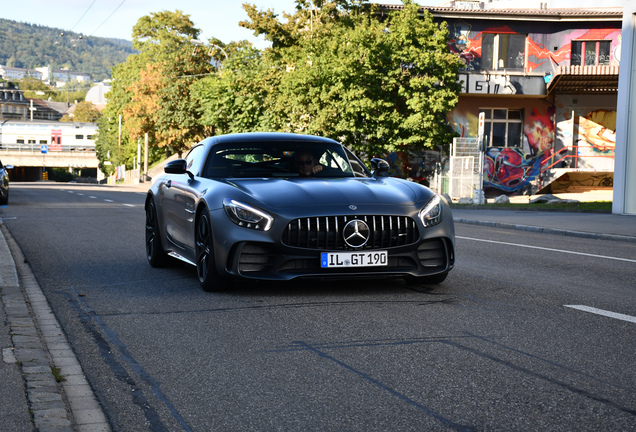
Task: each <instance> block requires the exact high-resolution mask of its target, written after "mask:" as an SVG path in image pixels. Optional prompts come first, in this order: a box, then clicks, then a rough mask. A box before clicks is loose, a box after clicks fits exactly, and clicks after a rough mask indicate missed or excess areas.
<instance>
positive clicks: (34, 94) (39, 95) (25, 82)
mask: <svg viewBox="0 0 636 432" xmlns="http://www.w3.org/2000/svg"><path fill="white" fill-rule="evenodd" d="M18 87H19V88H20V90H24V97H26V98H28V99H48V98H49V97H51V98H54V97H55V96H57V91H55V90H53V89H52V88H51V87H49V86H47V85H46V84H44V82H43V81H41V80H39V79H37V78H33V77H27V78H23V79H21V80H20V81H19V83H18Z"/></svg>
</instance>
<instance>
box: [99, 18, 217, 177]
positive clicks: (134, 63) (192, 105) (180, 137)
mask: <svg viewBox="0 0 636 432" xmlns="http://www.w3.org/2000/svg"><path fill="white" fill-rule="evenodd" d="M199 33H200V30H199V29H197V28H195V27H194V24H193V23H192V21H191V19H190V17H189V15H186V14H183V12H181V11H179V10H177V11H175V12H169V11H162V12H158V13H151V14H150V15H147V16H144V17H142V18H140V19H139V20H138V21H137V24H136V25H135V26H134V28H133V47H134V48H135V49H136V50H138V51H139V53H138V54H133V55H130V56H129V57H128V59H127V60H126V62H125V63H122V64H120V65H118V66H117V67H116V68H114V70H113V81H112V87H111V91H110V92H109V94H108V104H107V107H106V109H105V110H104V112H103V116H102V119H101V120H100V123H99V125H100V132H99V134H98V138H97V147H98V152H99V157H100V160H102V161H106V160H107V159H108V161H109V162H110V163H111V164H112V165H121V164H126V165H127V166H130V167H132V162H133V160H134V158H135V157H136V155H137V146H138V144H139V143H141V142H143V141H144V138H145V135H146V134H148V136H149V141H150V144H151V149H150V150H151V155H150V156H151V157H150V162H153V161H154V160H157V159H159V158H161V157H162V155H163V156H166V155H171V154H174V153H179V154H181V153H183V152H184V151H185V150H187V149H188V148H189V147H190V146H191V145H192V144H193V143H194V142H196V141H198V140H200V139H201V138H203V137H204V136H205V135H207V134H208V130H207V128H206V127H205V126H203V125H202V123H201V122H200V121H199V116H200V114H199V112H198V110H197V109H198V101H196V100H195V99H193V98H192V96H191V94H190V85H191V84H192V83H193V82H194V81H196V80H198V79H200V78H201V77H202V76H205V75H207V74H209V73H210V72H212V71H213V70H214V69H215V68H214V66H213V65H211V64H210V61H209V57H207V56H206V54H205V53H203V52H201V51H200V50H198V51H197V50H195V49H194V45H192V43H191V40H192V39H196V38H197V36H198V35H199ZM120 123H121V125H122V126H121V127H120V126H119V125H120ZM120 131H121V132H120ZM103 166H104V170H107V165H103Z"/></svg>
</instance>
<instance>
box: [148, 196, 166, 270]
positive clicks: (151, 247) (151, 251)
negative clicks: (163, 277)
mask: <svg viewBox="0 0 636 432" xmlns="http://www.w3.org/2000/svg"><path fill="white" fill-rule="evenodd" d="M146 257H147V258H148V263H150V265H151V266H153V267H163V266H164V265H165V264H166V261H167V258H168V255H167V254H166V253H165V251H164V250H163V245H162V244H161V235H160V234H159V222H158V220H157V209H156V207H155V201H154V200H153V199H150V200H149V201H148V205H147V206H146Z"/></svg>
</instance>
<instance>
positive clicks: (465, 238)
mask: <svg viewBox="0 0 636 432" xmlns="http://www.w3.org/2000/svg"><path fill="white" fill-rule="evenodd" d="M457 238H460V239H464V240H474V241H480V242H485V243H495V244H502V245H507V246H517V247H522V248H528V249H539V250H544V251H551V252H560V253H565V254H571V255H583V256H587V257H592V258H604V259H609V260H615V261H626V262H630V263H636V260H633V259H629V258H618V257H611V256H607V255H596V254H589V253H583V252H574V251H567V250H563V249H552V248H547V247H541V246H529V245H523V244H518V243H508V242H502V241H495V240H484V239H476V238H471V237H460V236H457Z"/></svg>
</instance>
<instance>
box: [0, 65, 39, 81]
mask: <svg viewBox="0 0 636 432" xmlns="http://www.w3.org/2000/svg"><path fill="white" fill-rule="evenodd" d="M0 77H2V78H4V79H6V80H7V81H15V80H20V79H23V78H28V77H33V78H37V79H39V80H41V79H42V72H40V71H38V70H34V69H23V68H16V67H10V66H2V65H0Z"/></svg>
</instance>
